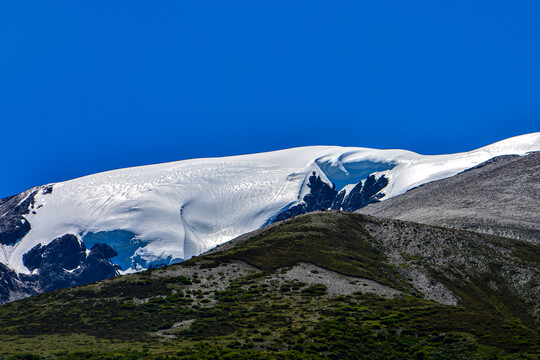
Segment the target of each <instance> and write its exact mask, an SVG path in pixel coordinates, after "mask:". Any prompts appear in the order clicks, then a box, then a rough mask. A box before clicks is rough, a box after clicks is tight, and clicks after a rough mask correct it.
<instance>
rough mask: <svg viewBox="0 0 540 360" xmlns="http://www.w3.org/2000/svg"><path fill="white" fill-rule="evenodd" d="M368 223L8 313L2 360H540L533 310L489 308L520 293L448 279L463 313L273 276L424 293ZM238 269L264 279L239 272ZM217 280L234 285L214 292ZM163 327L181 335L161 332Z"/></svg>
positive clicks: (300, 228)
mask: <svg viewBox="0 0 540 360" xmlns="http://www.w3.org/2000/svg"><path fill="white" fill-rule="evenodd" d="M366 222H368V223H369V224H370V226H378V225H377V220H374V219H370V218H366V217H364V216H361V215H358V214H344V213H341V214H338V213H317V214H309V215H305V216H300V217H298V218H296V219H292V220H290V221H286V222H284V223H282V224H280V225H277V226H274V227H273V228H271V229H269V230H267V231H263V232H261V233H260V234H258V235H257V236H255V237H253V238H251V239H249V240H248V241H243V242H239V243H237V244H236V245H235V246H234V247H232V248H228V249H225V250H224V251H220V252H213V253H211V254H207V255H205V256H202V257H198V258H194V259H192V260H190V261H187V262H185V263H183V264H178V265H173V266H170V267H168V268H162V269H157V270H152V271H147V272H144V273H139V274H132V275H128V276H124V277H118V278H114V279H109V280H106V281H102V282H100V283H96V284H90V285H86V286H82V287H77V288H73V289H64V290H60V291H55V292H52V293H48V294H43V295H38V296H35V297H32V298H29V299H25V300H22V301H17V302H13V303H9V304H6V305H3V306H0V357H9V356H16V354H19V355H20V354H24V353H32V354H34V355H35V356H36V357H37V356H48V357H57V358H61V359H62V358H64V359H77V358H81V359H83V358H92V359H94V358H95V359H98V358H111V359H112V358H115V359H131V358H133V359H136V358H137V359H138V358H149V359H150V358H152V359H154V358H160V357H161V358H171V359H174V358H187V359H197V358H214V359H219V358H227V357H229V358H242V357H246V358H253V359H256V358H283V359H289V358H290V359H299V358H314V359H317V358H334V359H347V358H348V359H356V358H373V359H386V358H419V359H421V358H437V359H440V358H447V359H459V358H463V359H471V358H505V357H509V358H517V357H522V358H527V357H530V358H533V357H534V356H535V355H537V356H538V355H540V343H539V333H538V328H537V326H536V325H535V324H534V323H527V322H526V321H523V317H524V316H525V317H526V316H527V315H526V314H522V313H521V310H519V311H518V312H513V311H512V309H513V307H512V306H506V307H499V308H498V310H496V311H491V310H490V309H489V307H486V305H485V301H484V300H485V299H490V298H493V299H495V301H496V302H502V303H505V302H509V303H512V302H515V301H516V300H515V299H514V296H513V295H508V297H506V295H505V294H507V292H494V291H493V290H491V288H490V287H486V286H484V284H474V283H470V282H465V283H462V284H461V285H458V284H457V283H456V282H455V281H453V280H452V277H445V276H443V275H440V277H441V281H443V282H444V283H445V285H447V287H449V288H451V289H452V290H455V291H456V293H457V294H458V295H463V296H464V301H462V303H461V304H460V306H446V305H441V304H438V303H435V302H432V301H427V300H424V299H421V298H420V297H418V296H414V295H404V296H400V297H396V298H393V299H384V298H380V297H377V296H374V295H372V294H361V293H356V294H353V295H349V296H338V297H328V296H327V295H326V293H325V288H324V286H316V285H315V286H309V285H306V284H302V283H298V282H297V281H290V282H289V283H288V284H283V283H277V282H275V281H272V280H271V276H272V274H273V273H276V272H282V269H283V268H287V267H290V266H292V265H294V264H296V263H297V262H300V261H302V262H311V263H314V264H316V265H318V266H320V267H323V268H326V269H329V270H334V271H337V272H340V273H343V274H348V275H353V276H360V277H365V278H369V279H373V280H376V281H378V282H380V283H383V284H385V285H388V286H392V287H394V288H397V289H400V290H402V291H404V292H408V293H410V294H411V293H412V294H418V293H417V292H415V291H414V289H412V287H411V285H410V284H409V283H408V282H407V281H406V279H404V278H403V277H402V275H400V272H398V271H397V270H398V269H396V268H395V267H394V266H392V265H390V264H389V262H388V261H387V259H386V256H385V254H384V251H383V249H382V248H381V247H380V246H378V245H377V244H378V242H377V239H373V238H372V235H371V234H370V232H368V231H367V230H366V226H365V225H366ZM466 236H467V235H466V233H460V237H461V238H462V239H463V241H468V239H466V238H465V237H466ZM486 239H487V240H486V241H489V238H486ZM515 253H516V254H518V255H520V254H521V255H520V256H521V257H520V259H521V258H523V261H527V262H533V263H535V262H538V258H539V257H538V253H537V252H536V250H535V249H534V248H529V247H527V246H525V247H523V246H522V245H520V246H519V249H518V250H516V251H515ZM238 261H242V262H246V263H248V264H251V265H254V266H256V267H257V268H258V269H260V270H261V271H248V272H246V273H242V274H240V272H237V268H236V266H237V265H236V263H237V262H238ZM411 261H418V260H416V259H415V260H411ZM179 272H182V273H183V274H186V276H183V275H179ZM234 274H237V275H234ZM238 274H240V275H238ZM214 281H215V282H214ZM218 281H221V283H224V284H226V286H225V287H218V286H217V285H216V286H214V285H213V284H217V282H218ZM471 284H472V285H471ZM473 286H474V287H475V288H474V289H472V287H473ZM473 290H474V291H473ZM468 293H474V294H475V295H474V296H466V294H468ZM501 296H502V298H501ZM518 308H519V309H521V307H518ZM175 324H176V325H175ZM175 326H176V327H175ZM159 331H162V335H171V336H175V338H168V339H166V338H165V337H164V336H156V335H152V334H155V333H156V332H159ZM27 358H31V357H30V356H29V355H28V357H27Z"/></svg>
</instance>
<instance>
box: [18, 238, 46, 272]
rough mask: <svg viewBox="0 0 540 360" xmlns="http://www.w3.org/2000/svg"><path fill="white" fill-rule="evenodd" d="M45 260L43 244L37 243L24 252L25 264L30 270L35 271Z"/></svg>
mask: <svg viewBox="0 0 540 360" xmlns="http://www.w3.org/2000/svg"><path fill="white" fill-rule="evenodd" d="M42 260H43V249H42V247H41V244H37V245H36V246H34V247H33V248H32V249H30V250H29V251H28V252H27V253H26V254H23V264H24V266H26V267H27V268H28V270H30V271H34V270H35V269H37V268H38V267H39V266H40V265H41V261H42Z"/></svg>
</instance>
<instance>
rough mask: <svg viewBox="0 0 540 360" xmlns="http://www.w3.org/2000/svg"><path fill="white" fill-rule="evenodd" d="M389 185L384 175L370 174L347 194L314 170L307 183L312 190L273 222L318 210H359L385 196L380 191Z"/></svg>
mask: <svg viewBox="0 0 540 360" xmlns="http://www.w3.org/2000/svg"><path fill="white" fill-rule="evenodd" d="M387 185H388V179H387V178H386V177H385V176H384V175H383V176H381V177H379V178H378V179H377V178H375V176H374V175H370V176H368V177H367V179H366V180H365V181H364V184H363V185H362V182H359V183H358V184H357V185H356V186H355V187H354V188H353V189H352V190H351V192H350V193H349V194H346V193H345V191H344V190H342V191H340V192H338V191H337V190H336V188H335V186H334V185H333V184H332V187H330V185H328V184H327V183H325V182H324V181H322V180H321V178H320V176H317V174H316V173H315V172H313V174H312V175H311V176H310V177H309V183H308V184H307V186H308V187H309V189H310V191H309V193H308V194H306V195H305V196H304V198H303V199H302V200H303V202H302V203H300V204H297V205H294V206H292V207H290V208H288V209H284V210H283V211H282V212H281V213H279V214H278V215H276V216H275V217H274V219H273V222H275V221H281V220H285V219H289V218H291V217H294V216H297V215H300V214H304V213H307V212H311V211H316V210H328V209H332V210H340V209H343V210H345V211H354V210H358V209H360V208H362V207H364V206H366V205H368V204H372V203H375V202H378V201H379V199H380V198H381V197H382V196H384V195H383V194H380V191H381V190H382V189H384V188H385V187H386V186H387Z"/></svg>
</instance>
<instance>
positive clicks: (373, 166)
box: [0, 133, 540, 274]
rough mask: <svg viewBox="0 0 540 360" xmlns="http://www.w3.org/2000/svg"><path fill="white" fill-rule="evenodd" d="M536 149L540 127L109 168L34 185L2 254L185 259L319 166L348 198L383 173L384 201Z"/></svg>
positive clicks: (294, 191) (290, 199)
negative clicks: (104, 250)
mask: <svg viewBox="0 0 540 360" xmlns="http://www.w3.org/2000/svg"><path fill="white" fill-rule="evenodd" d="M532 151H540V133H533V134H527V135H521V136H517V137H513V138H510V139H506V140H503V141H500V142H497V143H494V144H492V145H488V146H485V147H482V148H480V149H476V150H473V151H469V152H463V153H456V154H448V155H421V154H417V153H414V152H411V151H407V150H378V149H369V148H361V147H338V146H309V147H301V148H293V149H287V150H280V151H273V152H267V153H260V154H252V155H241V156H230V157H222V158H205V159H191V160H183V161H176V162H171V163H165V164H157V165H149V166H140V167H133V168H126V169H119V170H113V171H107V172H103V173H98V174H93V175H89V176H85V177H81V178H77V179H73V180H69V181H64V182H59V183H54V184H47V185H44V186H41V187H36V188H34V189H31V190H32V191H30V190H29V191H28V192H27V193H28V196H30V193H32V194H33V195H32V196H33V202H32V203H31V205H29V206H30V207H29V209H28V213H27V214H24V215H22V217H23V218H24V221H27V222H28V223H29V224H30V230H29V231H28V232H27V233H26V234H25V235H24V237H22V238H20V239H17V241H15V242H14V243H10V244H0V247H1V251H0V262H1V263H3V264H4V265H6V266H7V267H9V268H11V269H13V270H14V271H15V272H17V273H19V274H31V273H32V271H30V270H29V269H28V268H27V267H26V266H25V265H24V262H23V255H24V254H25V253H27V252H28V251H30V250H31V249H32V248H34V247H35V246H36V245H39V244H41V245H43V246H45V245H47V244H48V243H50V242H51V241H53V239H56V238H59V237H61V236H63V235H65V234H74V235H75V236H76V237H77V238H78V239H79V241H81V242H82V243H84V244H85V245H86V248H87V249H90V248H92V246H94V245H95V244H99V243H105V244H107V245H109V246H111V247H112V248H113V249H114V250H115V251H116V253H117V254H118V255H117V256H115V257H114V258H112V259H111V261H112V262H113V263H114V264H116V265H119V266H121V270H120V273H129V272H133V271H138V270H141V269H145V268H148V267H149V266H151V265H163V264H170V263H174V262H179V261H183V260H185V259H188V258H190V257H192V256H195V255H198V254H201V253H202V252H204V251H206V250H209V249H211V248H213V247H215V246H217V245H220V244H222V243H224V242H226V241H228V240H231V239H233V238H235V237H237V236H239V235H242V234H244V233H246V232H249V231H252V230H255V229H258V228H260V227H261V226H263V225H264V224H266V223H268V222H269V220H270V219H273V218H274V217H275V216H276V215H277V214H279V213H280V212H282V211H283V210H284V209H287V208H290V207H291V206H294V205H295V204H299V203H301V202H302V199H303V198H304V196H305V195H306V194H307V192H309V188H308V186H307V179H308V178H309V176H310V175H311V174H313V172H315V173H316V174H317V175H318V176H319V177H320V179H321V180H322V181H323V182H326V183H328V184H334V185H335V189H336V190H342V191H344V193H345V196H347V195H346V193H347V192H350V191H351V189H352V188H353V187H354V186H355V185H356V184H358V183H360V182H362V181H365V180H366V178H367V177H368V176H370V175H373V176H375V177H377V178H378V177H380V176H385V177H386V178H387V179H388V185H387V186H386V187H385V188H384V189H382V190H381V191H380V194H379V196H378V198H379V199H380V200H381V201H384V200H385V199H388V198H390V197H393V196H396V195H399V194H402V193H404V192H405V191H407V190H409V189H411V188H414V187H417V186H419V185H421V184H424V183H427V182H430V181H434V180H439V179H442V178H446V177H450V176H453V175H455V174H457V173H459V172H461V171H463V170H466V169H468V168H471V167H473V166H476V165H478V164H480V163H482V162H484V161H486V160H489V159H491V158H493V157H495V156H501V155H510V154H516V155H524V154H526V153H528V152H532ZM22 201H24V199H23V200H22ZM22 201H21V203H22ZM4 215H5V214H0V216H4ZM88 251H89V250H88Z"/></svg>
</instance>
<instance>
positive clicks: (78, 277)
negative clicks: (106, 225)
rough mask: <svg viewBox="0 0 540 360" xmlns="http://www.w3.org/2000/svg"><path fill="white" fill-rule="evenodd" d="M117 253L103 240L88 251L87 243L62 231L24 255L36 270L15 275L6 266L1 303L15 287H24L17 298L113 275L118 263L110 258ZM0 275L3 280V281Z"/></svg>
mask: <svg viewBox="0 0 540 360" xmlns="http://www.w3.org/2000/svg"><path fill="white" fill-rule="evenodd" d="M117 255H118V254H117V252H116V251H114V249H113V248H111V247H110V246H108V245H106V244H95V245H94V246H93V247H92V249H91V250H90V253H89V254H88V255H87V254H86V246H85V245H84V243H82V242H80V241H79V239H78V238H77V237H76V236H75V235H73V234H65V235H64V236H61V237H59V238H56V239H54V240H53V241H51V242H50V243H49V244H47V245H45V246H42V245H41V244H38V245H36V246H34V247H33V248H32V249H31V250H30V251H28V252H27V253H26V254H24V255H23V263H24V265H25V266H26V267H27V268H28V269H29V270H31V271H34V270H37V272H36V273H35V274H32V275H21V276H20V277H18V275H17V274H16V273H15V272H13V271H12V270H11V269H9V268H7V267H6V269H7V270H5V271H4V272H3V273H0V303H3V302H6V301H10V299H11V298H13V294H14V292H16V291H19V290H17V289H18V288H21V289H23V290H24V289H26V290H25V291H26V292H25V291H22V290H21V291H19V293H20V294H19V295H20V296H19V298H20V297H26V296H30V295H34V294H36V293H40V292H48V291H52V290H56V289H61V288H66V287H72V286H76V285H82V284H87V283H90V282H95V281H99V280H103V279H106V278H109V277H112V276H116V275H118V266H117V265H114V264H113V263H112V262H111V261H110V260H109V258H111V257H114V256H117ZM0 265H1V264H0ZM2 266H3V265H2ZM8 270H9V271H8ZM0 272H1V269H0ZM2 274H3V275H2ZM2 276H4V277H5V278H6V281H4V282H2V280H1V278H2Z"/></svg>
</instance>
